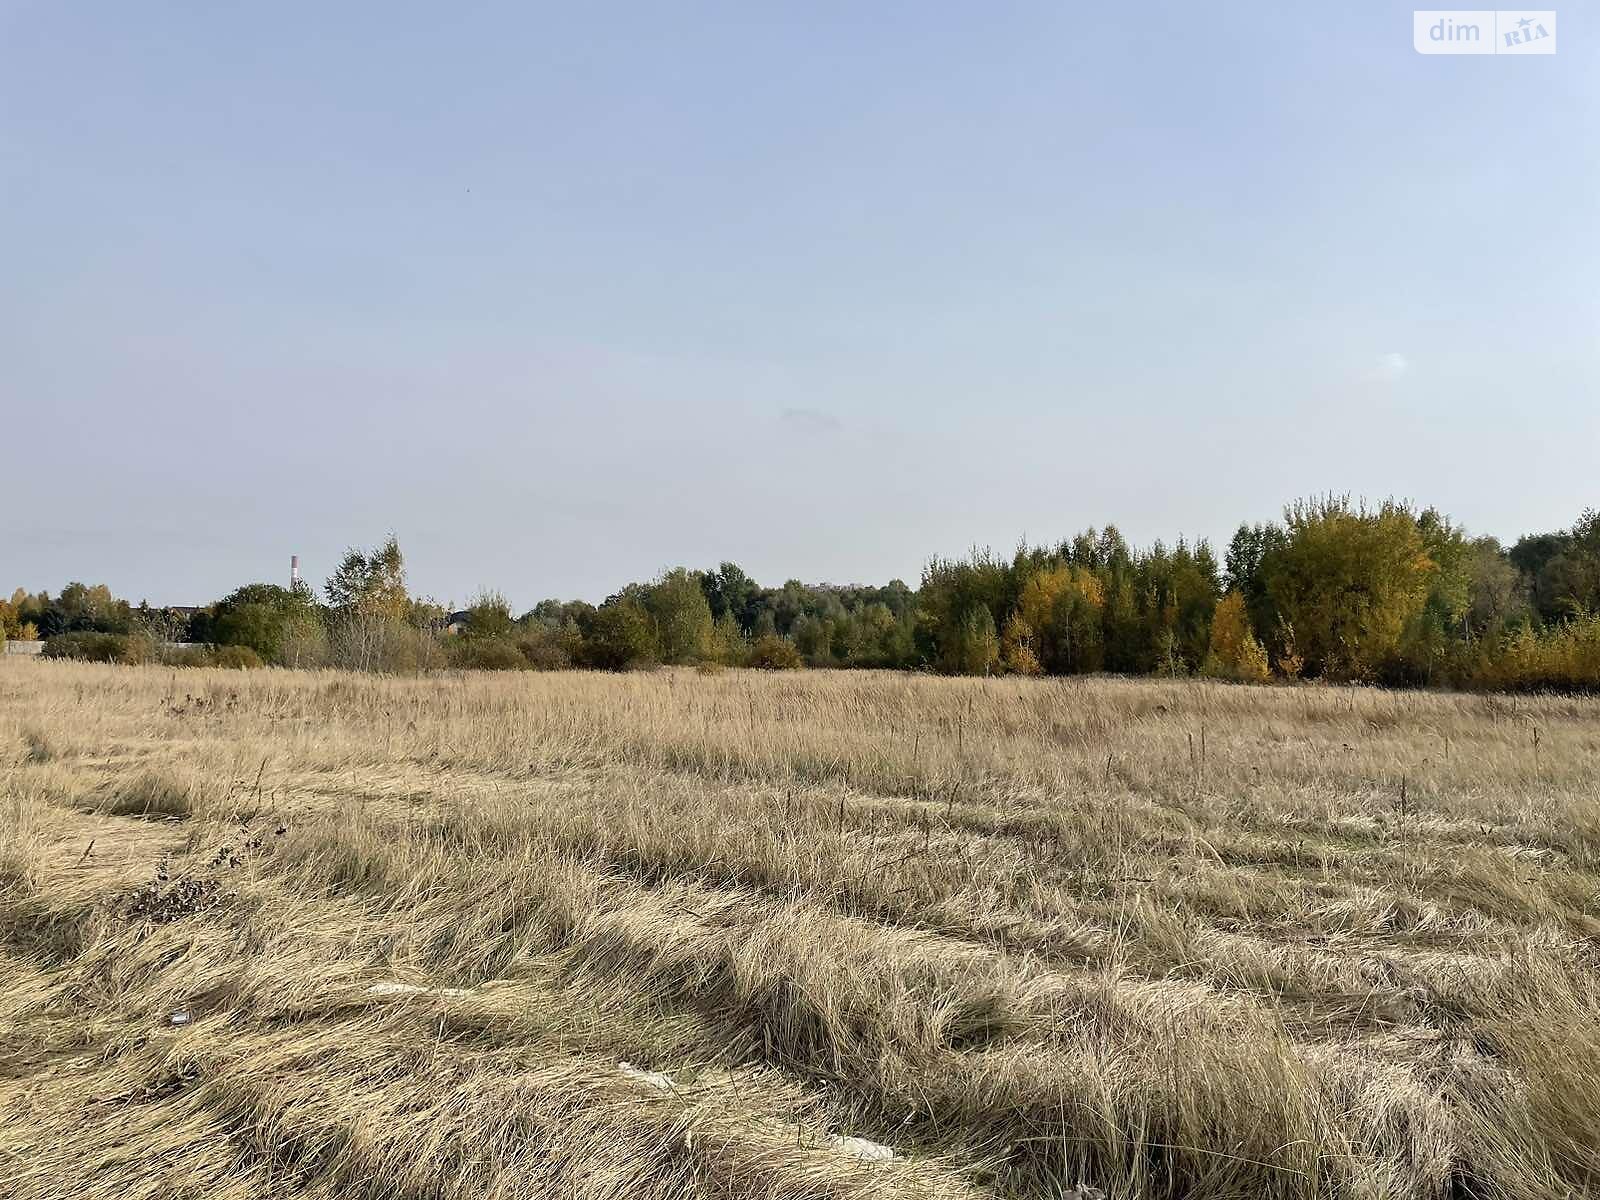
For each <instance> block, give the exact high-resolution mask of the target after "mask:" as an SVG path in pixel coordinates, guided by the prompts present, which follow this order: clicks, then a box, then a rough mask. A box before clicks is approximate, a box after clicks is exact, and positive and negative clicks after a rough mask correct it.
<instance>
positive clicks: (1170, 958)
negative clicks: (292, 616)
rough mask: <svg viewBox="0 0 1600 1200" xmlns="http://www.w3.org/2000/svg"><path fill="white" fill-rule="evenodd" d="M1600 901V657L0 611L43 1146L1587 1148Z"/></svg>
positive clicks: (931, 1150) (444, 1157)
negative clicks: (39, 625)
mask: <svg viewBox="0 0 1600 1200" xmlns="http://www.w3.org/2000/svg"><path fill="white" fill-rule="evenodd" d="M1597 937H1600V701H1594V700H1567V699H1515V700H1513V699H1505V698H1493V697H1483V696H1456V695H1437V694H1415V693H1414V694H1397V693H1390V692H1381V691H1372V690H1364V689H1334V688H1276V689H1272V688H1246V687H1232V686H1226V685H1217V684H1207V683H1200V682H1177V683H1170V684H1168V683H1159V682H1149V681H1140V682H1134V681H1121V680H1078V681H1022V682H1013V681H982V680H960V679H936V678H921V677H908V676H900V675H889V674H868V673H853V674H835V673H824V672H816V673H805V674H801V673H793V674H782V675H762V674H755V673H744V672H730V673H725V674H718V675H709V676H707V675H696V674H693V673H688V672H658V673H652V674H631V675H623V676H600V675H589V674H526V673H517V674H505V675H498V676H465V677H437V678H375V677H360V676H353V675H342V674H334V673H291V672H283V671H255V672H215V671H180V672H174V671H171V670H163V669H159V668H114V667H98V666H89V665H78V664H67V663H45V662H37V661H21V660H17V659H11V660H7V661H3V662H0V1193H4V1194H5V1195H7V1196H14V1197H19V1198H41V1200H43V1198H49V1200H67V1198H69V1197H70V1198H72V1200H169V1198H174V1197H204V1198H205V1200H256V1198H266V1197H285V1198H288V1197H295V1198H305V1200H333V1198H336V1197H337V1198H340V1200H344V1198H350V1197H363V1198H368V1197H370V1198H373V1200H376V1198H378V1197H384V1198H389V1197H418V1198H420V1197H449V1198H456V1197H459V1198H461V1200H466V1198H468V1197H472V1198H479V1197H487V1198H494V1200H500V1198H506V1200H509V1198H512V1197H547V1196H548V1197H602V1196H603V1197H618V1198H621V1197H630V1198H631V1197H645V1198H657V1197H659V1198H666V1197H698V1196H707V1197H725V1198H730V1200H731V1198H734V1197H783V1198H796V1200H798V1198H799V1197H811V1196H817V1197H821V1196H829V1197H862V1198H865V1197H869V1196H870V1197H925V1198H928V1200H936V1198H937V1200H946V1198H949V1200H955V1198H957V1197H980V1196H1013V1195H1016V1196H1056V1197H1059V1196H1068V1197H1094V1196H1100V1195H1104V1196H1105V1197H1107V1198H1108V1200H1133V1198H1135V1197H1171V1198H1173V1200H1178V1198H1186V1200H1187V1198H1195V1200H1201V1198H1212V1197H1239V1198H1244V1197H1304V1198H1307V1200H1310V1198H1313V1197H1395V1198H1401V1197H1419V1198H1421V1197H1459V1198H1466V1197H1485V1198H1487V1197H1496V1198H1497V1197H1528V1198H1543V1197H1567V1196H1572V1197H1576V1196H1581V1195H1590V1194H1593V1193H1594V1189H1595V1188H1596V1186H1597V1185H1600V955H1597V947H1600V942H1597ZM850 1139H866V1140H865V1141H852V1140H850ZM873 1144H881V1145H883V1146H887V1147H890V1148H892V1150H893V1152H894V1157H893V1159H890V1160H886V1161H880V1160H878V1158H877V1157H875V1156H876V1155H877V1154H878V1153H879V1152H877V1151H875V1150H874V1149H873Z"/></svg>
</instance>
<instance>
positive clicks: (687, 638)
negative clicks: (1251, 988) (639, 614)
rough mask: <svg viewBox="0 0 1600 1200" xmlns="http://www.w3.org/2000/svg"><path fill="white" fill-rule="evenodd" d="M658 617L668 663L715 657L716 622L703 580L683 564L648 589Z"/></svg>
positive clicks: (658, 637)
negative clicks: (701, 584) (703, 586)
mask: <svg viewBox="0 0 1600 1200" xmlns="http://www.w3.org/2000/svg"><path fill="white" fill-rule="evenodd" d="M645 607H646V609H647V610H648V611H649V613H650V615H651V617H653V618H654V619H655V625H656V641H657V649H658V652H659V654H660V656H661V661H662V662H664V663H697V662H705V661H709V660H711V659H713V658H714V657H715V650H716V636H715V622H714V621H713V619H712V616H711V606H710V604H708V603H707V601H706V594H705V591H704V590H703V589H702V588H701V586H700V581H699V579H697V578H696V577H695V576H694V575H692V574H690V573H689V572H688V571H687V570H686V569H684V568H683V567H675V568H673V569H672V570H670V571H668V572H666V573H665V574H664V575H662V576H661V578H660V579H658V580H657V581H656V582H655V583H654V584H653V585H652V586H651V587H650V588H649V589H648V591H647V592H646V594H645Z"/></svg>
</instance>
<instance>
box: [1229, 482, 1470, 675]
mask: <svg viewBox="0 0 1600 1200" xmlns="http://www.w3.org/2000/svg"><path fill="white" fill-rule="evenodd" d="M1285 525H1286V526H1287V529H1288V539H1287V541H1286V542H1285V543H1284V544H1283V545H1282V546H1280V547H1277V548H1276V549H1274V550H1273V551H1272V552H1271V553H1270V554H1269V555H1268V556H1267V558H1266V560H1265V561H1264V562H1263V564H1262V568H1261V569H1262V572H1263V574H1264V575H1265V578H1266V586H1267V591H1268V594H1269V596H1270V599H1271V602H1272V604H1273V607H1274V608H1275V609H1276V611H1277V612H1278V613H1279V615H1280V620H1281V621H1282V622H1283V623H1284V624H1285V625H1286V626H1287V627H1288V628H1291V629H1292V630H1293V631H1294V637H1295V640H1296V643H1297V650H1298V653H1299V655H1300V656H1301V657H1302V658H1303V659H1304V663H1305V670H1306V672H1307V673H1308V674H1320V675H1325V676H1328V677H1330V678H1335V679H1351V678H1365V677H1369V676H1371V675H1372V674H1373V673H1374V672H1375V671H1376V670H1377V669H1378V667H1379V666H1380V664H1382V663H1383V662H1384V661H1385V660H1386V659H1387V658H1388V657H1389V656H1391V655H1393V654H1394V652H1395V651H1396V649H1397V648H1398V647H1399V644H1400V639H1401V635H1402V634H1403V633H1404V632H1405V630H1406V628H1407V626H1408V624H1409V623H1410V622H1411V621H1412V620H1413V619H1414V618H1416V617H1417V616H1418V615H1419V614H1420V613H1421V612H1422V609H1423V606H1424V605H1425V604H1426V602H1427V599H1428V594H1429V588H1430V586H1431V585H1432V582H1433V579H1434V577H1435V575H1436V573H1437V571H1438V567H1437V565H1436V564H1435V563H1434V561H1433V560H1432V559H1431V558H1430V557H1429V556H1428V553H1427V547H1426V545H1425V543H1424V540H1423V536H1422V533H1421V531H1420V530H1419V527H1418V520H1417V518H1416V517H1415V516H1414V515H1413V514H1412V513H1411V511H1410V510H1409V509H1407V508H1405V507H1404V506H1402V505H1400V504H1397V503H1395V502H1393V501H1386V502H1385V503H1384V504H1382V505H1381V506H1380V507H1379V508H1377V509H1375V510H1372V509H1368V508H1367V507H1366V506H1365V505H1363V506H1361V507H1359V508H1352V507H1351V505H1350V503H1349V501H1348V500H1347V499H1344V498H1336V497H1327V498H1325V499H1320V500H1309V501H1306V500H1303V501H1299V502H1297V503H1295V504H1294V505H1292V506H1290V508H1289V509H1288V510H1287V512H1286V513H1285Z"/></svg>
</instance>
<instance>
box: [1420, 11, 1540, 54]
mask: <svg viewBox="0 0 1600 1200" xmlns="http://www.w3.org/2000/svg"><path fill="white" fill-rule="evenodd" d="M1411 44H1412V45H1413V46H1414V47H1415V48H1416V51H1417V53H1418V54H1554V53H1555V52H1556V14H1555V10H1553V9H1543V10H1540V11H1537V12H1535V11H1528V10H1518V11H1508V10H1505V9H1499V10H1497V9H1425V10H1424V9H1419V10H1417V11H1415V12H1413V13H1412V14H1411Z"/></svg>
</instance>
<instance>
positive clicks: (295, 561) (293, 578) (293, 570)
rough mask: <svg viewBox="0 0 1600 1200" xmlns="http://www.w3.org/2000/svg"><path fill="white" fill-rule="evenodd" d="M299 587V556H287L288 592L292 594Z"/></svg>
mask: <svg viewBox="0 0 1600 1200" xmlns="http://www.w3.org/2000/svg"><path fill="white" fill-rule="evenodd" d="M299 586H300V556H299V555H298V554H291V555H289V590H290V591H291V592H292V591H294V590H295V589H296V588H297V587H299Z"/></svg>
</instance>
